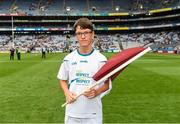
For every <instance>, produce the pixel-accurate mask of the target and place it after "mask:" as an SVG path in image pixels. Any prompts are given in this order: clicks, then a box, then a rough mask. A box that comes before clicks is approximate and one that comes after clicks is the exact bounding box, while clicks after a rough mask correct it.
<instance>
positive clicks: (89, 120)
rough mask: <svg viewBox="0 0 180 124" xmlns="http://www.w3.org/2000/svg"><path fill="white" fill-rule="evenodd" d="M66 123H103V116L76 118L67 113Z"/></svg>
mask: <svg viewBox="0 0 180 124" xmlns="http://www.w3.org/2000/svg"><path fill="white" fill-rule="evenodd" d="M64 124H102V117H96V118H74V117H70V116H67V115H65V120H64Z"/></svg>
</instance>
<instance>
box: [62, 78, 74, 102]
mask: <svg viewBox="0 0 180 124" xmlns="http://www.w3.org/2000/svg"><path fill="white" fill-rule="evenodd" d="M59 83H60V87H61V89H62V90H63V92H64V96H65V97H66V101H67V102H68V103H72V102H74V101H75V100H76V99H75V97H76V95H75V94H74V93H72V92H70V91H69V89H68V84H67V81H66V80H60V81H59Z"/></svg>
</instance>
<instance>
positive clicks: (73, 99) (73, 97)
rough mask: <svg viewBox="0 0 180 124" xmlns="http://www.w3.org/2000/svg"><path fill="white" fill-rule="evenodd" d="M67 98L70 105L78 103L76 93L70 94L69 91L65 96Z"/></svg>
mask: <svg viewBox="0 0 180 124" xmlns="http://www.w3.org/2000/svg"><path fill="white" fill-rule="evenodd" d="M65 96H66V101H67V102H68V103H73V102H74V101H76V94H74V93H72V92H70V91H68V92H67V93H66V94H65Z"/></svg>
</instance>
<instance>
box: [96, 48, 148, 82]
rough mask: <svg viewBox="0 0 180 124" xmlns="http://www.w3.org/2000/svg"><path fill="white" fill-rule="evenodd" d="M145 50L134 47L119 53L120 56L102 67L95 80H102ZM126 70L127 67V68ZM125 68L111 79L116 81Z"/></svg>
mask: <svg viewBox="0 0 180 124" xmlns="http://www.w3.org/2000/svg"><path fill="white" fill-rule="evenodd" d="M143 50H145V48H142V47H134V48H129V49H126V50H123V51H121V52H119V53H118V54H116V55H114V56H113V57H111V58H110V59H109V60H108V61H107V62H106V64H105V65H104V66H102V67H101V68H100V69H99V71H98V72H97V73H96V74H95V75H94V76H93V79H94V80H95V81H98V80H100V79H101V78H102V77H104V76H105V75H107V74H108V73H110V72H111V71H113V70H114V69H116V68H117V67H119V66H120V65H122V64H123V63H125V62H127V61H128V60H129V59H131V58H132V57H134V56H136V55H137V54H138V53H140V52H142V51H143ZM125 68H126V67H125ZM125 68H123V69H121V70H120V71H119V72H117V73H115V74H114V75H112V76H111V79H112V80H113V79H115V78H116V77H117V76H118V75H119V74H120V73H121V72H122V71H123V70H124V69H125Z"/></svg>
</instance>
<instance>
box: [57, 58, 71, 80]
mask: <svg viewBox="0 0 180 124" xmlns="http://www.w3.org/2000/svg"><path fill="white" fill-rule="evenodd" d="M68 62H69V61H68V60H63V63H62V64H61V66H60V69H59V72H58V75H57V78H58V79H59V80H68V74H69V71H68V70H69V66H68Z"/></svg>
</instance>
